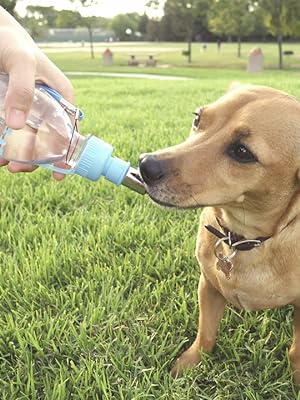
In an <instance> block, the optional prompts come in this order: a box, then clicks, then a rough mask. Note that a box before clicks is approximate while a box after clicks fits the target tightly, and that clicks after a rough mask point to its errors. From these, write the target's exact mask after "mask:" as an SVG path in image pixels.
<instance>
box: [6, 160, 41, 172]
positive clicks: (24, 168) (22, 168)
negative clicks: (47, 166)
mask: <svg viewBox="0 0 300 400" xmlns="http://www.w3.org/2000/svg"><path fill="white" fill-rule="evenodd" d="M7 169H8V171H9V172H12V173H17V172H32V171H34V170H35V169H37V166H36V165H32V164H23V163H17V162H14V161H11V162H9V163H8V165H7Z"/></svg>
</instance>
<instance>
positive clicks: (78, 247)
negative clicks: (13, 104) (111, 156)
mask: <svg viewBox="0 0 300 400" xmlns="http://www.w3.org/2000/svg"><path fill="white" fill-rule="evenodd" d="M294 46H295V49H297V46H296V45H294ZM273 50H274V49H273ZM49 56H50V57H51V58H52V59H53V60H54V61H55V62H56V63H57V64H58V65H59V66H60V67H61V68H63V69H64V70H65V71H71V70H73V71H76V70H77V71H79V70H82V71H98V70H99V71H103V70H104V69H103V68H101V67H100V66H98V65H96V64H94V62H95V63H96V61H97V60H95V61H93V60H89V58H88V54H86V53H79V52H76V53H70V54H66V53H50V52H49ZM124 57H125V56H124ZM272 57H273V58H274V60H276V54H275V53H274V52H273V53H272ZM97 62H98V63H99V60H98V61H97ZM165 62H166V63H168V59H167V56H166V61H165ZM106 70H108V69H106ZM112 70H114V71H115V70H120V71H127V70H128V68H126V67H123V69H122V65H121V64H120V65H118V66H116V67H113V68H112ZM138 70H139V68H138ZM134 72H136V69H135V71H134ZM141 72H145V70H144V69H143V70H141ZM150 72H151V73H155V72H157V73H160V74H161V73H164V74H168V75H172V74H175V75H181V76H188V77H193V79H190V80H186V81H155V80H144V79H121V78H119V79H116V78H114V79H112V78H103V77H77V78H74V77H72V83H73V85H74V88H75V90H76V98H77V103H78V105H79V106H80V107H81V108H82V109H83V110H84V111H85V115H86V119H85V121H84V123H83V124H82V125H81V131H82V132H83V133H85V134H87V133H93V134H95V135H97V136H99V137H101V138H103V139H104V140H106V141H108V142H109V143H111V144H113V146H114V147H115V154H116V155H118V156H119V157H121V158H124V159H128V160H130V161H131V163H132V165H136V164H137V160H138V156H139V154H140V153H142V152H147V151H151V150H155V149H158V148H160V147H164V146H168V145H171V144H175V143H178V142H179V141H181V140H183V139H184V138H185V137H186V136H187V135H188V132H189V129H190V125H191V122H192V111H193V110H194V109H195V107H197V106H198V105H200V104H203V103H207V102H210V101H213V100H215V99H216V98H218V97H219V96H220V95H222V94H223V93H224V91H226V89H227V87H228V85H229V83H230V82H231V81H233V80H240V81H241V82H253V83H259V84H267V85H271V86H273V87H276V88H279V89H283V90H286V91H288V92H289V93H291V94H293V95H295V96H298V98H300V72H299V71H297V70H296V69H293V68H292V67H291V68H290V69H289V70H288V71H281V72H279V71H276V70H273V69H271V70H267V71H265V72H264V73H263V74H262V75H248V74H247V73H246V72H244V71H243V70H242V69H241V68H240V69H232V68H228V66H227V68H226V69H217V68H216V65H215V68H214V69H212V68H208V65H206V66H203V67H202V68H201V69H200V68H196V66H195V65H194V68H187V67H185V66H183V65H180V64H179V65H176V66H171V67H169V68H164V69H163V68H162V69H157V70H154V69H153V70H150ZM0 179H1V185H0V202H1V219H0V224H1V236H0V238H1V240H0V260H1V276H0V296H1V302H0V321H1V327H2V329H1V332H0V398H1V399H4V400H5V399H6V400H15V399H18V400H19V399H20V400H21V399H22V400H23V399H24V400H25V399H28V400H35V399H47V400H50V399H51V400H64V399H82V400H87V399H103V400H110V399H111V400H119V399H120V400H148V399H149V400H150V399H155V400H196V399H207V400H274V399H276V400H277V399H280V400H292V399H300V395H298V392H297V389H296V388H295V387H294V386H293V384H292V380H291V376H290V369H289V365H288V358H287V351H288V348H289V345H290V341H291V330H292V328H291V320H292V309H291V307H285V308H283V309H281V310H275V311H264V312H254V313H250V312H241V311H239V310H237V309H235V308H232V307H228V310H227V311H226V314H225V317H224V318H223V320H222V324H221V327H220V331H219V335H218V341H217V346H216V349H215V351H214V353H213V354H212V355H205V356H204V357H203V362H202V364H201V366H200V367H199V368H197V369H195V370H192V371H188V372H187V373H186V374H185V375H184V376H183V377H182V378H180V379H177V380H173V379H172V378H171V377H170V376H169V369H170V366H171V365H172V362H173V361H174V359H175V358H176V356H177V355H178V354H179V353H180V352H182V351H183V349H184V348H186V347H187V346H188V345H189V343H190V342H191V341H192V340H193V339H194V337H195V334H196V330H197V283H198V278H199V271H198V266H197V262H196V260H195V257H194V245H195V237H196V232H197V225H198V219H199V213H200V211H189V212H169V211H165V210H162V209H160V208H158V207H156V206H155V205H153V204H152V203H151V202H150V201H149V199H148V198H147V197H142V196H139V195H137V194H135V193H133V192H131V191H129V190H128V189H126V188H124V187H115V186H113V185H112V184H110V183H108V182H105V181H99V182H97V183H91V182H87V181H85V180H84V179H83V178H80V177H72V178H66V179H65V180H64V181H63V182H62V183H57V182H54V181H53V180H52V179H51V176H50V174H49V173H48V172H47V171H44V170H41V169H40V170H38V171H36V172H35V173H32V174H28V175H22V174H18V175H11V174H9V173H7V172H6V170H5V169H3V170H2V171H1V177H0Z"/></svg>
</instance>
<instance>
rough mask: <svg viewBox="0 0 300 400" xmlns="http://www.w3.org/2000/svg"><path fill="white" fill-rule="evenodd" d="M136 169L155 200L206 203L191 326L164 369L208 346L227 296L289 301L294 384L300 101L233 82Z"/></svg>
mask: <svg viewBox="0 0 300 400" xmlns="http://www.w3.org/2000/svg"><path fill="white" fill-rule="evenodd" d="M140 171H141V175H142V177H143V180H144V181H145V183H146V188H147V192H148V194H149V195H150V197H151V198H152V199H153V200H154V201H155V202H157V203H160V204H162V205H165V206H169V207H177V208H195V207H205V208H204V210H203V212H202V214H201V219H200V226H199V233H198V239H197V246H196V256H197V259H198V261H199V263H200V265H201V271H202V273H201V277H200V282H199V307H200V317H199V329H198V334H197V337H196V340H195V341H194V343H193V344H192V346H191V347H190V348H189V349H188V350H187V351H185V352H184V353H183V354H182V355H181V357H180V358H179V359H178V360H177V362H176V364H175V366H174V368H173V370H172V373H173V374H174V375H177V374H180V373H181V372H182V371H183V370H184V369H185V368H187V367H192V366H195V365H197V364H198V363H199V362H200V359H201V351H204V352H210V351H212V349H213V347H214V345H215V341H216V333H217V329H218V325H219V322H220V320H221V318H222V315H223V312H224V309H225V306H226V303H227V302H230V303H232V304H234V305H235V306H237V307H240V308H243V309H245V310H261V309H266V308H275V307H280V306H283V305H286V304H292V305H294V308H295V311H294V337H293V343H292V347H291V349H290V352H289V357H290V361H291V364H292V367H293V372H294V379H295V382H296V383H300V245H299V243H300V103H299V102H298V101H297V100H296V99H295V98H293V97H291V96H289V95H287V94H286V93H283V92H281V91H278V90H274V89H271V88H267V87H262V86H252V85H247V86H240V87H239V88H235V89H234V90H232V91H230V92H229V93H227V94H226V95H225V96H223V97H221V98H220V99H219V100H217V101H216V102H215V103H212V104H210V105H207V106H204V107H202V108H200V109H199V110H198V111H197V113H196V118H195V120H194V122H193V127H192V133H191V135H190V136H189V138H188V139H187V140H186V141H185V142H183V143H181V144H179V145H177V146H174V147H170V148H167V149H163V150H160V151H157V152H155V153H151V154H146V155H144V156H142V157H141V160H140ZM206 225H208V226H207V227H206Z"/></svg>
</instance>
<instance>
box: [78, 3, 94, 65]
mask: <svg viewBox="0 0 300 400" xmlns="http://www.w3.org/2000/svg"><path fill="white" fill-rule="evenodd" d="M71 1H74V0H71ZM79 2H80V3H81V4H82V5H83V6H84V7H90V6H91V5H95V4H97V3H99V0H79ZM98 22H99V20H98V18H97V17H82V19H81V26H84V27H86V28H87V30H88V32H89V39H90V49H91V58H95V54H94V41H93V29H94V28H95V27H96V26H98Z"/></svg>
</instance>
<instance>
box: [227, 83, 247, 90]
mask: <svg viewBox="0 0 300 400" xmlns="http://www.w3.org/2000/svg"><path fill="white" fill-rule="evenodd" d="M242 85H243V84H242V83H241V82H239V81H233V82H231V83H230V85H229V86H228V90H227V91H228V92H231V91H232V90H235V89H238V88H239V87H241V86H242Z"/></svg>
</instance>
